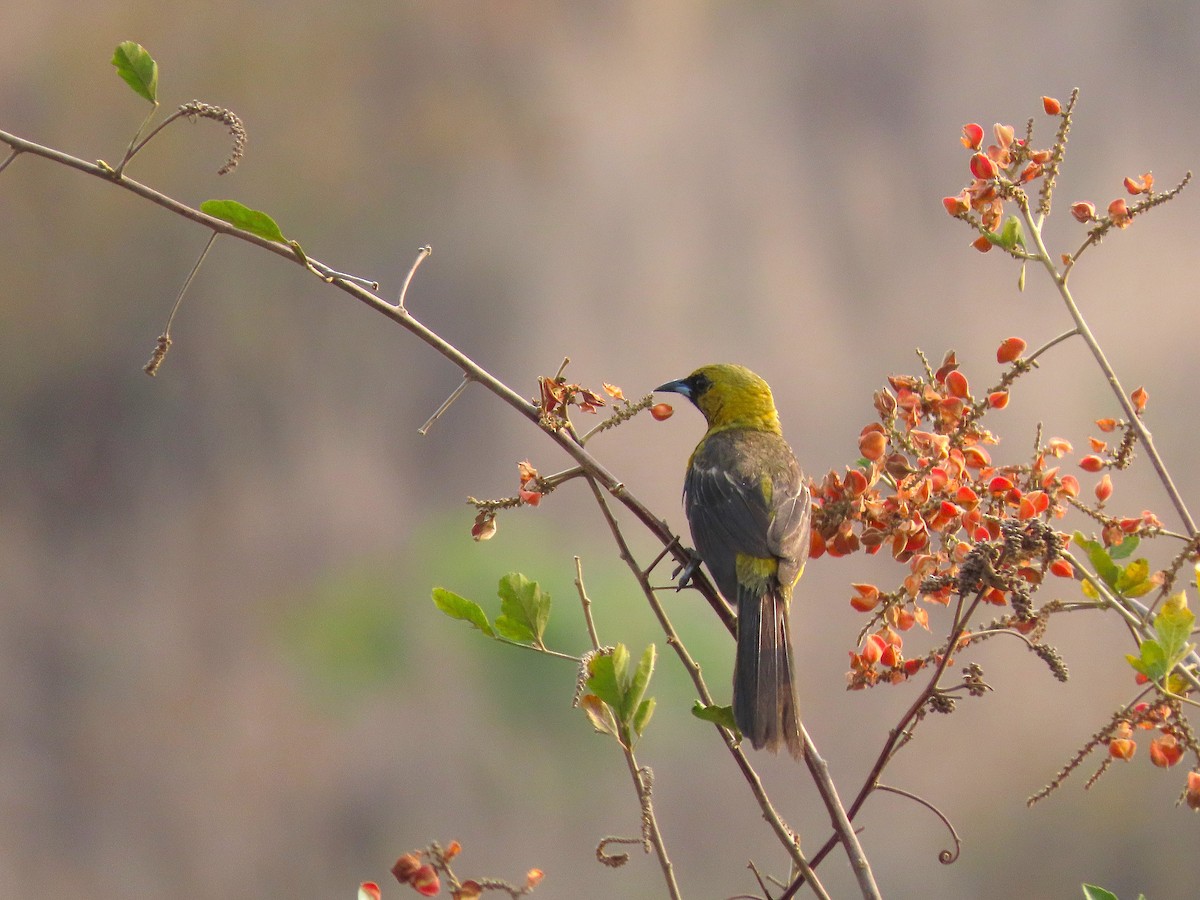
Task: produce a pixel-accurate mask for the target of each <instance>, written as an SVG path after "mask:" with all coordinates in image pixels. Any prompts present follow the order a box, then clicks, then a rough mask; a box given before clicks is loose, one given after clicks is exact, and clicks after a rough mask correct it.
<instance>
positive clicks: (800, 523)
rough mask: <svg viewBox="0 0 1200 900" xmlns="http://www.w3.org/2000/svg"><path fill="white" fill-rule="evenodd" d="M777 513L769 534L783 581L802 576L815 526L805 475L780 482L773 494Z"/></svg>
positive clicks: (777, 483)
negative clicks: (813, 526)
mask: <svg viewBox="0 0 1200 900" xmlns="http://www.w3.org/2000/svg"><path fill="white" fill-rule="evenodd" d="M772 499H773V501H774V502H773V506H774V513H775V516H774V518H773V519H772V521H771V527H770V530H769V531H768V533H767V541H768V543H769V545H770V547H771V552H772V553H774V554H775V556H777V557H779V559H780V571H779V580H780V581H781V582H783V583H784V584H789V583H791V582H794V581H795V580H796V579H797V578H799V577H800V573H801V571H802V570H803V569H804V563H805V562H806V561H807V560H808V550H809V532H810V529H811V526H812V497H811V496H810V495H809V492H808V487H807V486H806V485H805V484H804V478H803V476H800V475H798V473H797V477H796V478H789V479H788V481H786V482H785V483H783V484H780V483H779V482H778V481H777V482H776V485H775V491H774V493H773V497H772Z"/></svg>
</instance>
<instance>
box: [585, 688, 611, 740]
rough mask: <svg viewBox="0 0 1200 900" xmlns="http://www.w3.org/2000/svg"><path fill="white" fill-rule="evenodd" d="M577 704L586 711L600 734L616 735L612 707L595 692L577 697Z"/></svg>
mask: <svg viewBox="0 0 1200 900" xmlns="http://www.w3.org/2000/svg"><path fill="white" fill-rule="evenodd" d="M579 706H580V707H581V708H582V709H583V711H584V712H585V713H587V717H588V720H589V721H590V722H591V723H592V727H593V728H595V729H596V730H597V731H599V732H600V733H601V734H611V735H612V736H613V737H616V735H617V722H616V720H615V719H614V718H613V715H612V709H611V708H610V707H609V705H608V704H607V703H605V702H604V701H603V700H601V699H600V698H599V697H597V696H596V695H595V694H584V695H583V696H582V697H580V698H579Z"/></svg>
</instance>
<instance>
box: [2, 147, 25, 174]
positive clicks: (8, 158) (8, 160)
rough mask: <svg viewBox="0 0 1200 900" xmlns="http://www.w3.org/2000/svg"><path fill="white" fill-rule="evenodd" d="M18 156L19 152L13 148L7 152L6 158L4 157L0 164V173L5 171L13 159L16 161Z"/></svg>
mask: <svg viewBox="0 0 1200 900" xmlns="http://www.w3.org/2000/svg"><path fill="white" fill-rule="evenodd" d="M20 155H21V151H20V150H17V149H15V148H14V149H13V150H11V151H10V152H9V154H8V156H6V157H5V158H4V162H2V163H0V172H3V171H4V170H5V169H7V168H8V165H9V163H11V162H12V161H13V160H14V159H16V158H17V157H18V156H20Z"/></svg>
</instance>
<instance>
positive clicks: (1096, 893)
mask: <svg viewBox="0 0 1200 900" xmlns="http://www.w3.org/2000/svg"><path fill="white" fill-rule="evenodd" d="M1083 900H1117V895H1116V894H1114V893H1113V892H1112V891H1106V890H1105V889H1104V888H1102V887H1096V885H1094V884H1085V885H1084V886H1083Z"/></svg>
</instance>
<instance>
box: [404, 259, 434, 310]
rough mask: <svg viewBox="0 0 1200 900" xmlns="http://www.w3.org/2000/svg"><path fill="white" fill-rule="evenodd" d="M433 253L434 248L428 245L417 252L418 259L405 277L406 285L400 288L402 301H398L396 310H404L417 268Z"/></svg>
mask: <svg viewBox="0 0 1200 900" xmlns="http://www.w3.org/2000/svg"><path fill="white" fill-rule="evenodd" d="M432 252H433V248H432V247H431V246H429V245H428V244H426V245H425V246H424V247H422V248H421V249H420V250H418V251H417V258H416V259H415V260H413V264H412V268H410V269H409V270H408V274H407V275H406V276H404V285H403V286H402V287H401V288H400V299H399V300H397V301H396V309H404V298H405V297H407V296H408V286H409V285H410V284H411V283H412V280H413V276H414V275H416V274H417V266H419V265H421V263H423V262H424V261H425V257H427V256H428V255H429V254H431V253H432Z"/></svg>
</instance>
